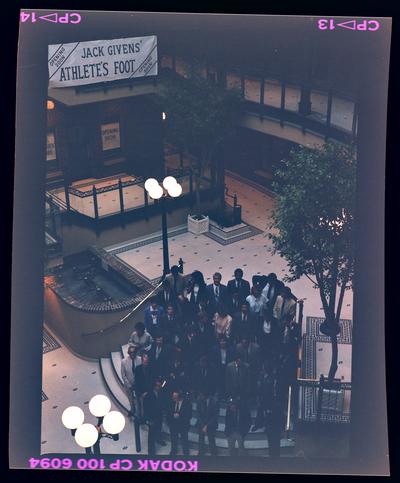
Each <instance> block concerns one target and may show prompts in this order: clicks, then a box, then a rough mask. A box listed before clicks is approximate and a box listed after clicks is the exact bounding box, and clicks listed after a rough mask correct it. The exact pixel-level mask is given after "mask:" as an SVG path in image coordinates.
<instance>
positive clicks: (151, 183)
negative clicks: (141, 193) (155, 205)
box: [144, 178, 160, 192]
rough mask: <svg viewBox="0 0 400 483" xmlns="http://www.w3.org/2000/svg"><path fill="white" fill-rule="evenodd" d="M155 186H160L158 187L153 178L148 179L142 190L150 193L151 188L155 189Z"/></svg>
mask: <svg viewBox="0 0 400 483" xmlns="http://www.w3.org/2000/svg"><path fill="white" fill-rule="evenodd" d="M157 186H160V185H159V184H158V181H157V180H156V179H154V178H149V179H147V180H146V182H145V183H144V189H145V190H146V191H148V192H150V191H151V190H152V188H156V187H157Z"/></svg>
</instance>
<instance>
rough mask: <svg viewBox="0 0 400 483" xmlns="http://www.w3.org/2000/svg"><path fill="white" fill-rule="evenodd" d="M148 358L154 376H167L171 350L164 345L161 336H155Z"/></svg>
mask: <svg viewBox="0 0 400 483" xmlns="http://www.w3.org/2000/svg"><path fill="white" fill-rule="evenodd" d="M149 356H150V360H151V361H152V366H153V367H152V369H153V373H154V374H155V376H156V377H158V376H159V377H163V378H164V377H165V376H166V375H167V369H168V366H169V365H170V364H171V360H172V349H171V347H170V346H168V345H167V344H165V343H164V337H163V336H162V335H161V334H159V335H157V336H156V339H155V343H154V344H153V346H152V348H151V349H150V351H149Z"/></svg>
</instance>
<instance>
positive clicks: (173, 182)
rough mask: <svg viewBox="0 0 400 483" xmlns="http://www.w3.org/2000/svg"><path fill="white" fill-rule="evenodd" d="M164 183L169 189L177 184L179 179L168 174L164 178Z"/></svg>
mask: <svg viewBox="0 0 400 483" xmlns="http://www.w3.org/2000/svg"><path fill="white" fill-rule="evenodd" d="M162 184H163V186H164V188H165V189H166V190H169V188H170V187H172V186H175V185H176V184H177V181H176V179H175V178H174V177H173V176H167V177H166V178H164V181H163V182H162Z"/></svg>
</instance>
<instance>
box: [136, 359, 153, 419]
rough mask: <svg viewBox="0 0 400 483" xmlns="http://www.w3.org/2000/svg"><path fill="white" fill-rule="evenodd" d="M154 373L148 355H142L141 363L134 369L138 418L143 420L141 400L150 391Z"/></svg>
mask: <svg viewBox="0 0 400 483" xmlns="http://www.w3.org/2000/svg"><path fill="white" fill-rule="evenodd" d="M153 383H154V373H153V370H152V364H151V361H150V358H149V354H148V353H146V354H143V355H142V363H141V364H140V365H139V366H137V367H136V369H135V393H136V398H137V402H138V416H139V418H140V419H141V420H143V419H144V409H143V399H144V397H145V396H146V394H147V393H148V392H149V391H151V390H152V387H153Z"/></svg>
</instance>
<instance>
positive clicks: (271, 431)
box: [265, 399, 286, 458]
mask: <svg viewBox="0 0 400 483" xmlns="http://www.w3.org/2000/svg"><path fill="white" fill-rule="evenodd" d="M285 420H286V418H285V412H284V408H283V405H282V404H281V402H279V401H278V400H277V399H274V400H273V401H272V404H271V408H270V409H269V410H267V413H266V419H265V432H266V434H267V438H268V451H269V456H271V457H272V458H279V456H280V455H281V435H282V432H283V431H284V429H285V422H286V421H285Z"/></svg>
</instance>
